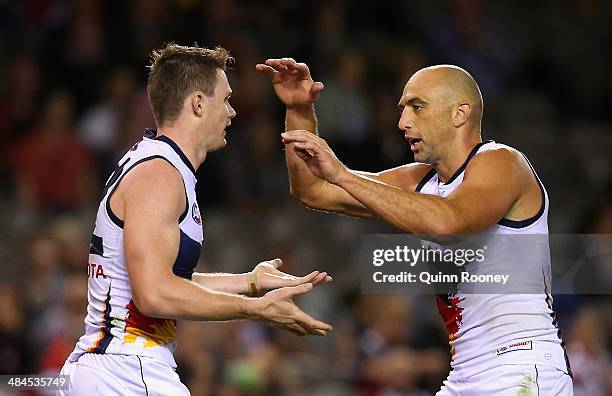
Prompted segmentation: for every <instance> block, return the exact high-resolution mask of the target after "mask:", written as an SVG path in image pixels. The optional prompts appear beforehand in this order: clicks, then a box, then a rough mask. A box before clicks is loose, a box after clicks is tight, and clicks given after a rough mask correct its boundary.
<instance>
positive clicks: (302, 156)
mask: <svg viewBox="0 0 612 396" xmlns="http://www.w3.org/2000/svg"><path fill="white" fill-rule="evenodd" d="M293 151H294V152H295V154H296V155H297V156H298V157H299V158H300V159H301V160H302V161H305V162H308V161H309V160H310V159H311V158H312V155H310V152H308V151H307V150H302V149H299V148H296V147H295V146H294V147H293Z"/></svg>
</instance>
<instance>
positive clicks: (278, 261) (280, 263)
mask: <svg viewBox="0 0 612 396" xmlns="http://www.w3.org/2000/svg"><path fill="white" fill-rule="evenodd" d="M270 264H272V265H273V266H274V267H275V268H280V267H282V266H283V260H281V259H279V258H275V259H274V260H270Z"/></svg>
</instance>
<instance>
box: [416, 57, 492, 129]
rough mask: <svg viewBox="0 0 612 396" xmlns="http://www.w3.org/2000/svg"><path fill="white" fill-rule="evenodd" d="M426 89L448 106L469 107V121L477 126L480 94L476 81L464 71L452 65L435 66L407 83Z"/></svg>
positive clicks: (479, 119)
mask: <svg viewBox="0 0 612 396" xmlns="http://www.w3.org/2000/svg"><path fill="white" fill-rule="evenodd" d="M410 83H415V84H418V85H419V86H422V87H423V88H426V89H427V90H428V91H429V92H431V93H432V94H433V95H435V96H437V97H436V100H441V101H444V102H446V104H447V105H448V106H453V105H456V104H461V103H467V104H469V105H470V110H471V111H470V117H469V121H470V124H472V125H479V124H480V122H481V120H482V109H483V103H482V94H481V93H480V88H478V84H477V83H476V80H474V78H473V77H472V76H471V75H470V73H468V72H467V71H465V70H464V69H462V68H460V67H458V66H454V65H436V66H430V67H426V68H424V69H421V70H419V71H418V72H416V73H415V74H414V75H413V76H412V77H411V78H410V80H409V81H408V84H410Z"/></svg>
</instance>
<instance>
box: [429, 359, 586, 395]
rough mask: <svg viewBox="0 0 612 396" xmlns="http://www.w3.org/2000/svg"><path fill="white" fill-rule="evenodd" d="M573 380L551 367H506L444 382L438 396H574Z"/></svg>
mask: <svg viewBox="0 0 612 396" xmlns="http://www.w3.org/2000/svg"><path fill="white" fill-rule="evenodd" d="M573 394H574V390H573V383H572V378H571V377H570V376H569V375H568V374H566V373H564V372H563V371H561V370H559V369H557V368H555V367H552V366H541V365H535V364H531V365H523V364H504V365H500V366H497V367H495V368H492V369H490V370H486V371H483V372H482V373H479V374H477V375H474V376H471V377H469V378H467V379H457V378H453V372H452V371H451V373H450V374H449V376H448V379H447V380H446V381H444V384H443V386H442V389H440V390H439V391H438V393H436V396H487V395H496V396H516V395H533V396H572V395H573Z"/></svg>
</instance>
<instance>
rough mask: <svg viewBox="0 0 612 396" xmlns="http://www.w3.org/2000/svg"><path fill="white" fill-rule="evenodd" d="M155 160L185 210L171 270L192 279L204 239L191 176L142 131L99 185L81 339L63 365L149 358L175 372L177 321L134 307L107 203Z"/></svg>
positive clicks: (166, 147)
mask: <svg viewBox="0 0 612 396" xmlns="http://www.w3.org/2000/svg"><path fill="white" fill-rule="evenodd" d="M156 158H161V159H163V160H165V161H168V162H169V163H170V164H171V165H172V166H174V167H175V168H176V169H177V170H178V171H179V172H180V174H181V176H182V178H183V184H184V187H185V196H186V207H185V212H184V213H183V214H182V215H181V217H180V219H179V220H178V221H179V222H178V224H177V225H178V227H179V229H180V245H179V251H178V254H177V257H176V260H175V262H174V265H173V268H172V269H173V272H174V274H175V275H177V276H180V277H183V278H186V279H191V276H192V275H193V269H194V268H195V266H196V264H197V262H198V259H199V256H200V250H201V245H202V240H203V229H202V220H201V217H200V212H199V208H198V204H197V202H196V193H195V185H196V177H195V171H194V169H193V166H192V165H191V163H190V162H189V160H188V159H187V157H186V156H185V154H184V153H183V152H182V151H181V149H180V148H179V147H178V145H177V144H176V143H175V142H173V141H172V140H171V139H170V138H168V137H167V136H157V132H156V131H155V130H153V129H147V130H146V131H145V135H144V137H143V139H142V140H141V141H140V142H138V143H136V144H135V145H134V146H133V147H132V148H131V149H130V150H129V151H128V152H127V153H126V154H125V155H124V156H123V157H122V158H121V160H119V163H118V165H117V167H116V169H115V171H114V172H113V174H112V175H111V176H110V177H109V179H108V181H107V182H106V185H105V186H104V191H103V196H102V201H101V202H100V205H99V207H98V212H97V217H96V224H95V229H94V231H93V234H92V236H91V244H90V252H89V263H88V271H87V272H88V297H87V299H88V305H87V316H86V317H85V335H83V336H82V337H81V338H80V339H79V341H78V343H77V345H76V347H75V349H74V351H73V352H72V353H71V355H70V356H69V358H68V361H76V360H77V359H78V358H79V356H81V355H82V354H84V353H97V354H122V355H138V356H149V357H153V358H157V359H160V360H162V361H163V362H166V363H168V364H170V365H171V366H172V367H176V363H175V361H174V357H173V352H174V349H175V347H176V342H175V328H176V321H175V320H171V319H160V318H152V317H147V316H145V315H143V314H141V313H140V312H139V311H138V309H137V308H136V305H134V301H133V300H132V292H131V287H130V280H129V277H128V271H127V267H126V261H125V254H124V250H123V221H121V220H120V219H119V218H118V217H117V216H116V215H115V214H114V213H113V212H112V210H111V207H110V203H109V201H110V197H111V196H112V195H113V193H114V192H115V191H116V189H117V187H118V186H119V183H120V182H121V180H122V179H123V177H124V176H125V175H126V174H127V173H128V172H129V171H130V170H131V169H133V168H134V167H135V166H138V165H139V164H141V163H143V162H145V161H149V160H152V159H156ZM159 187H160V188H164V186H159ZM151 232H155V230H151Z"/></svg>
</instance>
